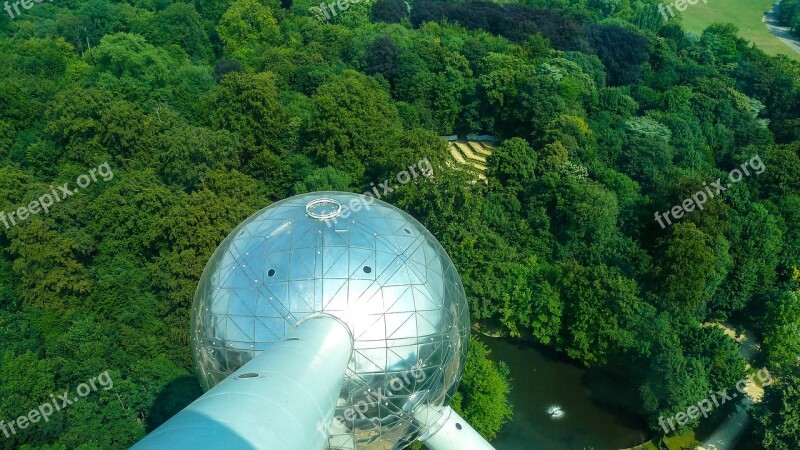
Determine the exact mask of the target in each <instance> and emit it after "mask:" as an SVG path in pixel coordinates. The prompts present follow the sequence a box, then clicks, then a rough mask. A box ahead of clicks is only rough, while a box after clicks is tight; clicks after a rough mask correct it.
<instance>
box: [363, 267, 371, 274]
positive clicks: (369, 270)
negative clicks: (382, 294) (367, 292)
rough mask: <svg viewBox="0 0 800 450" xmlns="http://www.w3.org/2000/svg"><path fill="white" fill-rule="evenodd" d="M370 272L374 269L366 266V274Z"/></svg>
mask: <svg viewBox="0 0 800 450" xmlns="http://www.w3.org/2000/svg"><path fill="white" fill-rule="evenodd" d="M370 272H372V267H370V266H364V273H370Z"/></svg>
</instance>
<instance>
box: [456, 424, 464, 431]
mask: <svg viewBox="0 0 800 450" xmlns="http://www.w3.org/2000/svg"><path fill="white" fill-rule="evenodd" d="M456 428H457V429H459V430H460V429H461V428H463V427H462V426H461V424H460V423H458V422H456Z"/></svg>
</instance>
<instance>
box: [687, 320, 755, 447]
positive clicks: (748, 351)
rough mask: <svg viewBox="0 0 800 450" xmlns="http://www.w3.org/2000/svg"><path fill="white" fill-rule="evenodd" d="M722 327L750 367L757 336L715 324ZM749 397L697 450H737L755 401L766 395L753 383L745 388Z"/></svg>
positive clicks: (726, 324) (729, 325) (746, 331)
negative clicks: (739, 332) (741, 333)
mask: <svg viewBox="0 0 800 450" xmlns="http://www.w3.org/2000/svg"><path fill="white" fill-rule="evenodd" d="M714 325H715V326H719V327H721V328H722V329H723V330H724V331H725V334H727V335H728V336H730V337H731V339H733V340H735V341H736V342H738V343H739V354H740V355H742V356H743V357H744V359H745V361H747V364H748V365H749V364H750V363H751V362H752V360H753V356H755V354H756V353H758V352H759V345H758V343H757V342H756V339H755V336H754V335H753V333H751V332H750V331H748V330H744V336H737V335H736V332H735V331H734V329H733V326H732V325H731V324H729V323H725V324H714ZM745 392H746V394H747V396H745V398H743V399H742V400H740V401H739V403H738V404H737V405H736V412H735V413H734V414H733V415H731V416H730V417H728V418H727V419H726V420H725V422H722V424H721V425H720V426H719V427H717V429H716V430H714V432H713V433H711V435H710V436H709V437H707V438H706V439H705V440H704V441H703V444H702V445H701V446H699V447H697V450H733V449H735V448H736V441H737V440H738V439H739V436H740V435H741V434H742V432H743V431H744V430H745V428H746V427H747V424H748V423H749V422H750V416H749V415H748V412H747V411H748V410H749V409H750V407H751V406H752V405H753V404H754V402H753V400H754V399H755V400H756V401H759V400H760V399H761V397H762V396H763V395H764V390H763V388H760V387H758V386H756V385H755V384H753V383H748V384H747V387H746V388H745Z"/></svg>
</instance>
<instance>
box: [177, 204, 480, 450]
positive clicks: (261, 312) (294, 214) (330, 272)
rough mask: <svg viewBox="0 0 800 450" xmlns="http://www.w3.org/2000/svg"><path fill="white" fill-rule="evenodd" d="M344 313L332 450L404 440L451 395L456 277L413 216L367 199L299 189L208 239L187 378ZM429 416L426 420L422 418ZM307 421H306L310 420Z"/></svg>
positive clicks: (461, 314) (423, 427) (459, 298)
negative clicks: (346, 355) (350, 346)
mask: <svg viewBox="0 0 800 450" xmlns="http://www.w3.org/2000/svg"><path fill="white" fill-rule="evenodd" d="M317 312H325V313H329V314H331V315H334V316H336V317H338V318H340V319H341V320H342V321H344V322H345V323H346V324H347V325H348V326H349V327H350V330H351V332H352V334H353V337H354V342H355V344H354V351H353V355H352V357H351V359H350V362H349V365H348V370H347V372H346V373H344V374H341V375H339V374H331V376H342V377H344V384H343V387H342V391H341V394H340V396H339V401H338V406H337V410H336V417H335V418H334V420H333V423H332V424H317V427H316V428H317V429H316V430H314V432H322V433H325V434H328V435H329V436H330V437H329V439H328V448H332V449H359V450H362V449H367V450H372V449H394V448H400V447H401V446H403V445H405V444H407V443H409V442H411V441H412V440H414V439H415V438H417V437H418V436H419V435H420V434H423V433H425V432H426V431H429V430H428V429H429V427H430V426H432V423H433V422H435V421H436V420H437V419H439V418H438V417H436V414H435V413H434V412H433V411H438V410H439V409H440V408H441V407H442V406H447V405H449V403H450V400H451V398H452V396H453V394H454V393H455V390H456V388H457V386H458V382H459V380H460V378H461V373H462V370H463V369H464V364H465V361H466V354H467V347H468V344H469V313H468V310H467V304H466V299H465V296H464V288H463V286H462V284H461V279H460V278H459V276H458V273H457V271H456V269H455V267H454V266H453V263H452V261H451V260H450V258H449V257H448V256H447V253H446V252H445V250H444V249H443V248H442V246H441V245H440V244H439V242H438V241H437V240H436V238H434V237H433V235H431V234H430V233H429V232H428V230H426V229H425V227H423V226H422V225H421V224H420V223H419V222H417V221H416V220H415V219H414V218H413V217H411V216H410V215H408V214H406V213H405V212H403V211H401V210H399V209H398V208H395V207H394V206H391V205H389V204H387V203H384V202H382V201H380V200H375V199H373V198H371V197H365V196H363V195H358V194H350V193H342V192H315V193H310V194H304V195H299V196H296V197H292V198H289V199H286V200H282V201H280V202H277V203H274V204H273V205H270V206H269V207H267V208H265V209H263V210H261V211H259V212H258V213H256V214H254V215H253V216H251V217H250V218H248V219H247V220H245V221H244V222H243V223H242V224H241V225H239V226H238V227H237V228H236V229H235V230H234V231H233V232H232V233H231V235H230V236H228V237H227V238H226V239H225V240H224V241H223V242H222V244H221V245H220V246H219V248H217V250H216V252H215V253H214V255H213V257H212V258H211V260H210V261H209V263H208V265H207V266H206V268H205V271H204V272H203V276H202V278H201V280H200V285H199V286H198V289H197V294H196V296H195V300H194V309H193V312H192V330H191V338H192V350H193V353H194V360H195V365H196V370H197V375H198V377H199V379H200V383H201V385H202V386H203V388H204V389H206V390H208V389H210V388H211V387H213V386H214V385H216V384H217V383H219V382H220V381H222V380H223V379H225V378H226V377H227V376H228V375H229V374H231V373H233V372H234V371H235V370H237V369H238V368H239V367H241V366H242V365H243V364H245V363H247V362H248V361H249V360H250V359H252V358H253V357H254V356H255V355H256V354H258V353H259V352H261V351H262V350H264V348H265V347H267V346H268V345H269V344H270V343H271V342H275V341H277V340H280V339H282V338H283V337H284V336H285V335H286V334H287V333H289V331H290V330H291V329H292V327H293V326H294V325H295V324H296V323H297V322H298V321H299V320H301V319H302V318H303V317H305V316H307V315H309V314H313V313H317ZM426 415H429V416H430V417H426ZM311 425H313V424H311Z"/></svg>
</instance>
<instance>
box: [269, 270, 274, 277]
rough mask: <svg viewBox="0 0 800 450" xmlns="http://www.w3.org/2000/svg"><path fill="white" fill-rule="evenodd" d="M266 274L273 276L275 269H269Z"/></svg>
mask: <svg viewBox="0 0 800 450" xmlns="http://www.w3.org/2000/svg"><path fill="white" fill-rule="evenodd" d="M267 276H268V277H274V276H275V269H269V271H268V272H267Z"/></svg>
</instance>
